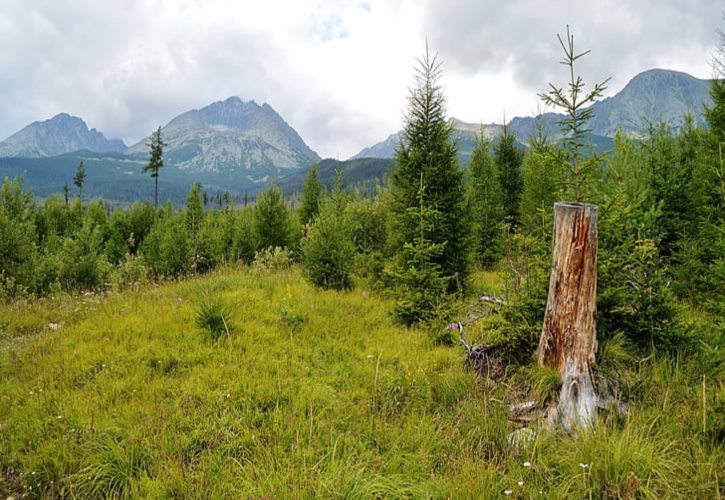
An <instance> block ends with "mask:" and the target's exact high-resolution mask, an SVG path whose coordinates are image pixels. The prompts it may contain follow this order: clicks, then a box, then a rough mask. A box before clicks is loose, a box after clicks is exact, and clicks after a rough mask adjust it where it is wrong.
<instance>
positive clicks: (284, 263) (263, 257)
mask: <svg viewBox="0 0 725 500" xmlns="http://www.w3.org/2000/svg"><path fill="white" fill-rule="evenodd" d="M293 262H294V259H293V258H292V253H291V252H290V251H289V250H287V249H286V248H280V247H267V248H265V249H264V250H260V251H258V252H256V253H255V254H254V262H253V266H254V269H256V270H259V271H269V270H279V269H286V268H288V267H290V266H291V265H292V263H293Z"/></svg>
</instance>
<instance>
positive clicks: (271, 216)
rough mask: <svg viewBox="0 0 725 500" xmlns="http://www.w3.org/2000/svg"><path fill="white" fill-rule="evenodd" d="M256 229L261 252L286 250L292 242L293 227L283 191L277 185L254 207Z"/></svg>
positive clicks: (265, 192)
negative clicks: (273, 249)
mask: <svg viewBox="0 0 725 500" xmlns="http://www.w3.org/2000/svg"><path fill="white" fill-rule="evenodd" d="M254 228H255V231H256V233H257V244H258V249H259V250H266V249H267V248H274V247H280V248H286V247H289V246H290V244H291V242H292V236H291V234H292V225H291V221H290V214H289V210H288V209H287V205H286V203H285V200H284V197H283V196H282V191H280V189H279V186H277V185H276V184H273V185H271V186H270V187H268V188H267V189H265V190H264V191H262V193H261V194H260V195H259V198H258V199H257V203H256V204H255V205H254Z"/></svg>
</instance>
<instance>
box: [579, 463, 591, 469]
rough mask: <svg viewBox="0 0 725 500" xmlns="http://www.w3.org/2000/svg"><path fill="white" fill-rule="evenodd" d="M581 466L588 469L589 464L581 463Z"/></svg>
mask: <svg viewBox="0 0 725 500" xmlns="http://www.w3.org/2000/svg"><path fill="white" fill-rule="evenodd" d="M579 467H581V468H582V469H588V468H589V464H579Z"/></svg>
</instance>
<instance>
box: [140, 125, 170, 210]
mask: <svg viewBox="0 0 725 500" xmlns="http://www.w3.org/2000/svg"><path fill="white" fill-rule="evenodd" d="M146 145H147V146H148V147H149V162H148V163H147V164H146V165H145V166H144V167H143V170H142V172H143V173H147V172H150V174H149V175H151V177H153V178H154V181H155V182H154V208H158V206H159V169H161V168H162V167H163V166H164V146H166V143H164V141H163V139H162V138H161V127H159V128H157V129H156V131H155V132H154V133H153V134H151V140H150V142H149V143H148V144H146Z"/></svg>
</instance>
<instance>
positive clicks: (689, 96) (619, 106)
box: [591, 69, 712, 137]
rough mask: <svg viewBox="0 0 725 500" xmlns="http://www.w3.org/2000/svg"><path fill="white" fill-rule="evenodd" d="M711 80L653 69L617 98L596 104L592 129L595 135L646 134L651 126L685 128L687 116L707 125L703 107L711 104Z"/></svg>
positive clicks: (629, 85)
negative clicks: (659, 124)
mask: <svg viewBox="0 0 725 500" xmlns="http://www.w3.org/2000/svg"><path fill="white" fill-rule="evenodd" d="M711 102H712V101H711V98H710V81H709V80H700V79H698V78H695V77H693V76H690V75H688V74H687V73H680V72H677V71H669V70H663V69H651V70H649V71H645V72H643V73H640V74H639V75H637V76H635V77H634V78H633V79H632V80H630V82H629V83H628V84H627V85H626V86H625V87H624V88H623V89H622V90H621V91H620V92H619V93H617V94H616V95H614V96H612V97H608V98H606V99H603V100H601V101H600V102H597V103H595V104H594V105H593V108H594V119H592V121H591V128H592V129H593V131H594V133H595V134H598V135H605V136H609V137H611V136H613V135H614V133H615V132H616V131H617V129H619V128H622V129H624V130H628V131H630V132H635V133H642V132H645V131H646V130H647V127H648V125H649V124H650V123H660V122H665V123H667V125H669V126H670V127H673V128H679V127H681V126H682V125H683V117H684V116H685V115H686V114H687V113H692V114H694V115H695V119H696V120H697V124H698V125H700V126H703V127H704V126H706V122H705V118H704V114H703V104H705V103H707V104H710V103H711Z"/></svg>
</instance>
